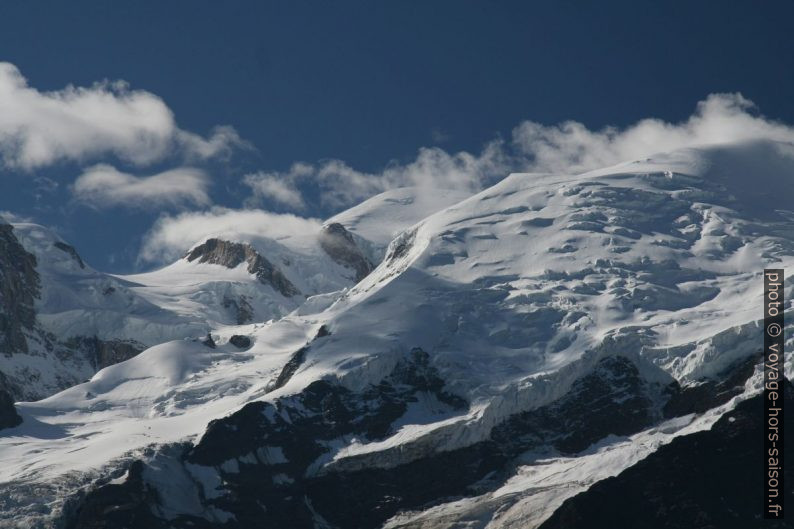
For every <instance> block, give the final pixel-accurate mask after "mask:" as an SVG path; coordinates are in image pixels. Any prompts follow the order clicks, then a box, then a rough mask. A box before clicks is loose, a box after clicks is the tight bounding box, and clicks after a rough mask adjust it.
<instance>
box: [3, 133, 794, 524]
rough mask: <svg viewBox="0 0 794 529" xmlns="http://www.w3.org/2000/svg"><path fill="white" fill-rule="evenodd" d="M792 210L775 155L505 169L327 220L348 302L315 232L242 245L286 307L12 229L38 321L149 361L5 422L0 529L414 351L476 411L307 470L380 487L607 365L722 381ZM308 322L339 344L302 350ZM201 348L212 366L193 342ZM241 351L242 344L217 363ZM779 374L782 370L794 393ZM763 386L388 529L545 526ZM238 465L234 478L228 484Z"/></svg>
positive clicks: (219, 269)
mask: <svg viewBox="0 0 794 529" xmlns="http://www.w3.org/2000/svg"><path fill="white" fill-rule="evenodd" d="M427 193H429V194H427ZM431 199H432V200H431ZM792 204H794V146H792V145H788V144H775V143H770V142H764V143H761V142H758V143H744V144H735V145H716V146H705V147H699V148H692V149H687V150H683V151H676V152H671V153H663V154H659V155H657V156H653V157H651V158H649V159H647V160H638V161H631V162H627V163H623V164H620V165H617V166H614V167H608V168H602V169H598V170H595V171H591V172H587V173H584V174H579V175H557V174H512V175H510V176H508V177H507V178H505V179H504V180H502V181H501V182H499V183H498V184H496V185H494V186H493V187H490V188H488V189H486V190H484V191H482V192H480V193H478V194H476V195H474V196H467V195H466V194H465V193H459V192H455V191H445V192H439V193H432V191H428V190H422V189H419V188H410V189H404V190H396V191H389V192H387V193H384V194H383V195H379V196H378V197H374V198H372V199H370V200H368V201H366V202H364V203H363V204H361V205H359V206H356V207H354V208H352V209H351V210H349V211H347V212H343V213H341V214H339V215H337V216H335V217H334V218H332V219H329V221H328V222H327V223H326V224H330V223H332V222H337V223H340V224H342V225H343V226H344V227H345V228H347V230H348V231H349V232H350V233H352V234H353V236H354V237H355V239H356V241H357V244H358V245H359V247H360V248H362V251H364V252H365V253H366V254H367V255H368V256H369V257H371V258H372V259H373V260H376V261H375V262H377V263H379V264H378V265H377V267H376V268H375V269H374V270H373V271H372V272H371V273H369V275H367V276H366V277H365V278H364V279H363V280H361V281H359V282H358V283H355V282H354V281H353V280H351V272H350V270H349V269H346V268H345V267H344V266H341V265H339V264H338V263H335V262H333V261H332V260H331V259H330V258H329V257H328V256H327V255H326V254H324V253H323V252H322V250H321V249H320V248H319V246H318V244H317V242H316V238H314V237H312V238H306V239H300V238H296V239H294V240H282V241H273V240H266V239H262V238H260V239H257V240H253V239H250V238H245V239H242V238H241V239H240V241H239V242H245V243H250V244H251V245H252V246H254V247H255V248H256V249H257V251H258V252H259V253H260V254H261V255H262V256H264V257H266V258H267V259H269V260H270V261H271V262H272V263H274V264H276V265H278V266H280V267H281V269H282V271H283V272H284V274H285V275H286V276H287V277H288V279H289V280H290V281H291V282H293V283H294V285H295V286H296V287H297V288H298V290H300V292H301V293H302V294H303V295H301V296H294V297H285V296H283V295H281V294H279V293H278V292H276V291H274V290H273V289H272V288H271V287H269V286H266V285H262V284H261V283H259V282H257V281H256V280H255V278H254V277H252V275H251V274H250V273H248V272H247V271H246V270H245V268H244V265H240V266H239V267H237V268H233V269H229V268H225V267H223V266H220V265H214V264H204V263H194V262H187V261H186V260H180V261H178V262H176V263H174V264H172V265H170V266H168V267H166V268H163V269H161V270H158V271H155V272H150V273H147V274H139V275H134V276H109V275H105V274H101V273H99V272H96V271H94V270H93V269H91V268H90V267H80V263H78V262H77V261H76V260H75V259H74V258H72V257H70V256H69V255H67V254H66V253H65V252H55V251H54V250H52V249H51V241H49V240H48V239H47V237H48V236H49V235H47V234H46V233H45V232H44V231H42V229H40V228H39V227H36V226H33V225H15V229H16V230H17V231H19V233H20V236H21V239H22V241H23V244H24V245H25V247H26V248H28V249H29V251H32V252H34V253H36V254H37V255H40V256H42V257H41V258H40V261H41V262H42V263H44V264H43V267H42V269H41V274H42V281H43V283H45V284H46V285H55V286H53V287H51V288H49V289H45V291H44V292H45V294H44V296H43V297H42V299H41V300H40V305H39V309H40V314H41V316H40V320H41V322H42V325H44V326H46V327H47V328H48V329H51V330H52V331H53V332H58V333H67V334H68V333H73V334H74V333H78V332H79V333H90V334H96V335H100V336H102V335H103V333H104V335H107V336H108V337H111V336H112V337H114V338H122V337H123V338H130V339H135V340H138V341H141V342H142V343H145V344H146V345H151V347H149V348H147V349H146V350H145V351H144V352H142V353H141V354H139V355H138V356H136V357H134V358H132V359H130V360H127V361H125V362H122V363H119V364H116V365H112V366H110V367H106V368H104V369H102V370H101V371H99V372H98V373H96V374H94V375H93V377H92V378H91V379H90V380H89V381H87V382H85V383H82V384H78V385H75V386H73V387H71V388H69V389H66V390H64V391H61V392H60V393H57V394H55V395H52V396H50V397H48V398H46V399H43V400H40V401H36V402H20V403H17V408H18V410H19V412H20V414H21V415H22V417H23V419H24V422H23V423H22V424H21V425H20V426H18V427H16V428H12V429H7V430H3V431H0V526H1V527H51V525H50V524H52V523H53V520H56V519H59V516H60V515H61V513H62V509H63V508H64V502H65V501H66V500H67V499H68V498H72V497H73V496H74V495H77V496H79V495H80V494H83V493H84V492H85V491H87V490H89V489H90V488H91V487H93V486H95V485H96V484H98V483H99V484H101V483H104V482H107V481H108V480H109V479H113V478H123V476H124V468H126V467H125V465H126V463H127V462H129V461H130V460H132V459H133V458H138V459H144V460H149V461H153V462H154V463H152V465H153V466H152V467H151V468H157V465H158V464H161V463H157V461H161V460H160V459H158V458H157V457H158V456H157V455H156V454H157V453H158V452H157V450H158V449H161V447H163V446H164V445H172V444H174V443H181V442H186V441H191V442H197V441H198V440H199V439H201V437H202V435H204V432H205V430H206V429H207V425H208V423H209V422H210V421H212V420H214V419H218V418H222V417H225V416H228V415H229V414H230V413H232V412H235V411H237V410H239V409H241V407H243V406H244V405H245V404H247V403H250V402H254V401H267V402H278V401H279V399H287V398H289V397H290V396H294V395H298V394H300V393H301V392H302V391H304V390H306V388H307V387H308V386H309V385H310V384H312V383H313V382H316V381H319V380H324V381H332V382H333V383H334V384H338V385H340V386H341V387H343V388H345V389H346V390H348V391H350V392H362V391H365V390H366V389H367V388H369V387H372V386H377V385H378V384H379V383H380V382H381V381H382V380H384V379H385V378H386V377H388V376H389V375H390V373H393V372H394V371H395V369H399V365H400V362H401V361H402V359H404V358H405V357H406V355H407V354H408V353H409V352H410V351H412V350H414V349H416V348H419V349H421V350H422V351H425V352H427V353H428V355H429V359H430V364H431V365H432V367H433V368H434V369H435V370H437V373H438V376H439V377H440V378H441V379H442V380H443V381H444V384H445V386H444V387H445V390H446V391H447V392H449V393H450V394H454V395H456V396H458V397H460V398H462V399H464V400H465V402H466V403H467V406H466V407H465V408H464V409H454V408H451V407H450V406H448V405H446V404H445V403H443V402H440V401H439V400H438V399H437V398H436V397H435V396H433V395H430V394H429V393H428V394H424V393H423V394H422V395H423V396H422V397H421V398H419V399H417V400H416V401H415V402H411V403H410V405H409V406H408V408H407V411H406V412H405V414H403V415H402V417H401V418H399V419H398V420H396V421H395V422H394V423H393V424H392V425H391V429H390V430H389V433H388V434H387V435H385V436H383V438H380V439H368V438H366V437H363V436H358V435H351V436H346V437H345V436H343V437H339V438H338V439H335V440H334V441H333V442H331V443H328V451H327V453H325V454H323V455H322V456H321V457H319V458H318V459H317V460H316V461H314V462H313V464H312V465H311V466H310V467H308V470H307V471H306V472H307V475H309V476H323V475H328V474H331V473H337V472H352V471H356V470H361V469H373V468H393V467H397V466H398V465H404V464H407V463H410V462H411V461H415V460H417V459H419V458H423V457H432V455H433V454H437V453H440V452H448V451H452V450H455V449H459V448H463V447H467V446H472V445H473V444H475V443H478V442H482V441H484V440H486V439H487V438H488V437H489V435H491V432H492V430H493V428H494V427H495V426H496V425H499V424H501V423H503V422H504V421H505V420H506V419H507V418H508V417H511V416H513V415H515V414H519V413H522V412H526V411H529V410H533V409H538V408H541V407H543V406H547V405H550V404H551V403H554V402H555V401H557V400H559V399H561V398H564V397H565V396H566V394H568V393H569V392H570V391H571V388H572V387H573V386H574V384H575V383H576V381H577V380H580V379H581V378H582V377H585V376H586V375H588V374H589V373H591V372H592V371H593V370H594V369H595V368H596V366H597V365H598V364H599V362H600V361H602V360H603V359H605V358H610V357H622V358H627V359H629V360H631V362H632V363H633V365H635V366H636V367H637V369H638V370H639V373H640V376H641V378H642V380H644V381H646V382H648V383H652V384H657V385H659V387H663V386H667V385H670V384H673V383H678V384H679V385H681V386H683V387H687V386H691V385H694V384H697V383H701V382H702V381H703V380H707V379H714V378H715V377H718V376H719V375H720V374H721V373H723V372H724V371H725V370H726V369H727V368H729V367H730V366H732V365H734V364H736V362H739V361H742V360H746V359H748V358H750V357H751V356H752V355H753V354H755V353H757V352H758V351H759V350H760V348H761V333H760V322H759V320H760V317H761V295H762V288H763V279H762V271H763V269H764V267H774V268H787V269H789V268H794V206H792ZM41 241H45V242H46V244H45V242H41ZM200 242H202V241H197V244H198V243H200ZM56 257H57V258H56ZM109 287H112V288H113V289H114V290H113V292H112V293H111V295H110V296H108V295H104V294H103V291H106V290H107V288H109ZM240 295H244V296H247V298H249V299H250V300H251V305H252V306H253V308H254V313H255V314H256V315H257V316H256V319H255V320H254V322H252V323H249V324H245V325H236V324H235V322H234V321H232V320H231V319H229V317H228V314H226V313H224V312H223V306H222V305H223V299H224V297H226V298H229V297H230V296H232V297H233V296H240ZM786 296H787V298H788V299H789V300H790V299H792V293H791V287H790V286H789V289H788V292H787V293H786ZM787 303H790V301H789V302H787ZM788 306H789V305H788V304H787V308H788ZM321 326H324V327H325V328H326V329H328V330H329V331H330V335H329V336H327V337H324V338H322V339H317V340H315V336H318V331H320V329H321ZM207 331H210V332H211V335H212V338H213V340H214V342H215V344H216V346H215V347H214V348H212V347H209V346H207V345H205V344H203V343H202V341H201V340H200V338H202V337H203V336H204V335H205V334H206V333H207ZM786 331H787V337H788V342H787V346H788V347H789V350H791V346H792V345H794V344H792V343H791V342H792V339H791V327H790V326H789V327H787V329H786ZM233 335H244V336H248V337H250V339H251V342H252V345H251V346H250V347H249V348H239V347H236V346H234V345H232V344H231V343H230V342H229V340H230V338H231V337H232V336H233ZM313 340H314V341H313ZM309 343H311V346H310V347H308V349H307V350H306V353H305V356H304V357H300V362H297V366H296V369H294V370H293V372H292V373H291V376H290V377H288V379H287V380H286V381H285V383H284V384H283V385H281V386H280V387H276V385H274V384H275V381H276V379H277V378H279V375H280V373H282V372H283V369H284V366H285V364H287V363H288V362H289V361H290V360H291V359H292V358H295V356H294V355H295V353H296V351H299V350H300V349H301V348H302V347H304V346H306V345H307V344H309ZM3 361H4V362H5V361H7V360H3ZM2 369H3V364H0V370H2ZM793 369H794V367H793V366H792V362H791V359H790V357H789V358H788V359H787V362H786V370H787V374H788V375H789V377H790V376H791V375H792V374H794V373H792V370H793ZM759 391H760V374H759V372H758V371H757V370H756V373H755V375H754V376H753V377H751V378H750V379H749V380H748V381H747V382H746V383H745V386H744V390H742V391H741V393H740V394H739V395H737V396H735V397H733V398H732V399H730V400H729V401H728V402H726V403H724V404H721V405H720V406H717V407H715V408H713V409H711V410H709V411H707V412H705V413H700V414H689V415H685V416H683V417H677V418H673V419H667V420H661V419H660V420H659V421H658V422H657V423H656V424H654V425H653V426H651V427H649V428H644V429H642V430H641V431H638V432H636V433H634V434H632V435H629V436H617V435H613V436H608V437H606V438H603V439H601V440H600V441H598V442H597V443H596V444H594V445H592V446H590V447H589V448H587V449H586V450H584V451H581V452H578V453H576V454H565V455H564V454H560V453H559V452H558V451H556V450H554V449H551V448H544V449H542V450H536V451H532V452H527V453H525V454H524V455H523V456H522V457H521V460H520V461H518V462H516V463H515V465H514V467H513V470H512V471H511V472H512V475H510V476H509V477H508V478H507V479H506V481H504V483H502V484H501V485H499V486H498V487H495V488H494V489H493V490H490V491H487V492H484V493H482V494H478V495H472V496H470V497H463V498H457V499H438V501H436V502H435V505H433V506H430V507H428V508H426V509H423V510H406V511H404V512H400V513H398V514H396V515H395V516H393V517H391V519H389V520H388V522H387V523H386V525H385V527H390V528H396V527H413V528H418V527H426V528H430V527H467V528H488V529H497V528H517V527H522V528H531V527H537V526H539V525H540V524H541V523H542V522H543V521H544V520H545V519H546V518H548V516H550V515H551V513H552V512H553V511H554V510H555V509H556V508H557V507H558V506H559V505H560V504H561V503H562V501H563V500H564V499H565V498H568V497H570V496H572V495H574V494H575V493H577V492H579V491H582V490H584V489H586V488H587V487H588V486H589V485H591V484H592V483H595V482H596V481H598V480H601V479H603V478H605V477H608V476H612V475H615V474H617V473H619V472H620V471H621V470H623V469H624V468H626V467H628V466H630V465H632V464H633V463H635V462H636V461H638V460H640V459H642V458H644V457H646V456H647V455H648V454H650V453H652V452H653V451H655V450H656V449H657V448H658V447H659V446H661V445H663V444H665V443H668V442H670V440H672V439H673V438H674V437H676V436H680V435H687V434H690V433H692V432H694V431H698V430H702V429H708V428H710V427H711V425H712V424H713V423H714V422H715V421H716V420H718V419H719V418H720V417H721V416H722V414H723V413H725V412H726V411H728V410H730V409H732V408H733V407H734V405H735V404H736V403H737V402H738V401H740V400H743V399H746V398H749V397H750V396H752V395H755V394H757V393H758V392H759ZM268 457H270V458H271V459H272V458H276V459H278V457H283V454H282V455H281V456H279V453H278V452H277V451H274V452H272V453H270V455H269V456H268ZM243 463H244V462H243ZM162 464H165V463H162ZM240 464H242V463H241V462H240V461H238V460H236V459H232V460H230V461H229V463H228V466H227V467H226V470H225V471H226V472H233V471H234V469H235V468H238V466H239V465H240ZM186 468H188V470H187V472H193V473H194V474H193V475H192V478H191V479H193V480H195V481H197V482H200V483H203V486H204V487H205V490H204V494H205V495H206V494H207V493H208V491H210V490H211V489H212V490H214V489H213V488H212V487H215V485H212V483H214V482H213V480H215V479H218V478H217V476H218V474H217V473H216V471H215V470H211V469H212V467H201V468H198V467H197V466H194V467H186ZM190 468H192V469H193V470H190ZM181 469H182V467H180V470H179V472H182V471H183V470H181ZM202 469H210V470H202ZM238 471H239V468H238ZM148 472H150V474H149V475H150V477H151V481H152V483H154V484H155V486H156V487H158V488H159V490H160V491H161V492H162V493H164V494H165V495H166V496H168V497H169V498H171V499H169V500H168V501H167V502H166V503H167V505H166V507H164V512H165V510H167V511H168V512H169V513H170V516H176V515H177V513H189V514H192V515H196V516H200V517H203V518H204V519H206V520H209V521H214V522H220V521H223V520H227V519H233V513H232V514H229V513H225V512H223V511H222V510H218V509H215V510H213V509H210V508H207V507H206V506H202V504H201V502H200V501H199V500H198V499H196V498H197V497H193V496H190V495H189V494H187V493H186V494H185V495H184V496H181V495H180V494H177V493H176V489H177V488H178V487H176V486H175V485H174V483H176V482H174V483H171V484H170V485H169V482H168V480H167V479H165V478H163V475H162V474H157V475H155V474H156V473H154V474H153V473H152V472H153V471H152V470H149V471H148ZM173 472H177V471H176V470H174V471H173ZM174 479H176V478H174ZM281 479H284V480H286V479H292V478H289V477H288V476H284V477H283V478H281ZM218 483H220V481H219V482H218ZM218 486H219V487H220V485H218ZM219 494H220V493H219ZM230 516H231V518H230ZM317 516H318V517H317V520H321V519H322V516H320V515H319V514H318V515H317ZM317 523H318V524H319V521H318V522H317ZM318 526H321V525H318Z"/></svg>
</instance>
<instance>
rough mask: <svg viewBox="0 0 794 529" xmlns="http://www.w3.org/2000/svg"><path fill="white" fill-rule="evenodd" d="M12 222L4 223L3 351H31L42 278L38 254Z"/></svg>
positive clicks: (0, 251)
mask: <svg viewBox="0 0 794 529" xmlns="http://www.w3.org/2000/svg"><path fill="white" fill-rule="evenodd" d="M13 231H14V228H13V227H12V226H11V225H10V224H0V353H3V354H5V355H11V354H13V353H14V352H27V350H28V345H27V341H26V339H25V332H26V331H30V330H32V329H33V326H34V324H35V323H36V311H35V308H34V303H35V300H36V298H38V297H39V289H40V288H41V287H40V280H39V274H38V273H37V272H36V257H35V256H34V255H33V254H31V253H28V252H27V251H26V250H25V248H23V247H22V245H21V244H20V243H19V241H18V240H17V238H16V237H15V236H14V233H13Z"/></svg>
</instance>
